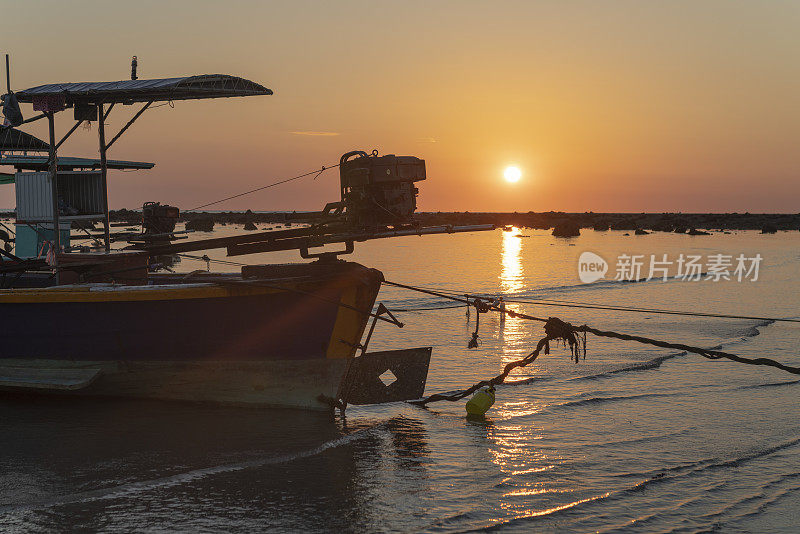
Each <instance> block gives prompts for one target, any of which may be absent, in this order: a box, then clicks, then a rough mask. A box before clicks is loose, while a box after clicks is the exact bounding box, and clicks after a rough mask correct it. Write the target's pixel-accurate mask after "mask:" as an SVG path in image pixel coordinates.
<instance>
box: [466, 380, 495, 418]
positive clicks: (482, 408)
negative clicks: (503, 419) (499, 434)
mask: <svg viewBox="0 0 800 534" xmlns="http://www.w3.org/2000/svg"><path fill="white" fill-rule="evenodd" d="M492 404H494V387H488V388H485V389H479V390H478V391H477V392H476V393H475V395H473V396H472V398H471V399H470V400H468V401H467V413H468V414H469V415H484V414H485V413H486V412H487V411H489V408H491V407H492Z"/></svg>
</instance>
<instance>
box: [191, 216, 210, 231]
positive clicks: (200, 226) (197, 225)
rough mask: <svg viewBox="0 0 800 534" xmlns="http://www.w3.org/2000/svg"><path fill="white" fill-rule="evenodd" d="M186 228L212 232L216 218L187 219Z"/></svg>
mask: <svg viewBox="0 0 800 534" xmlns="http://www.w3.org/2000/svg"><path fill="white" fill-rule="evenodd" d="M186 229H187V230H196V231H198V232H210V231H212V230H213V229H214V219H212V218H210V217H208V218H200V219H190V220H188V221H186Z"/></svg>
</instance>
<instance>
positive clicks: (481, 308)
mask: <svg viewBox="0 0 800 534" xmlns="http://www.w3.org/2000/svg"><path fill="white" fill-rule="evenodd" d="M384 283H385V284H388V285H391V286H395V287H400V288H404V289H409V290H412V291H417V292H419V293H425V294H428V295H433V296H437V297H441V298H446V299H450V300H454V301H457V302H461V303H464V304H467V305H468V306H475V308H476V309H477V311H478V317H480V314H481V312H485V311H489V310H492V311H496V312H499V313H503V314H506V315H509V316H510V317H519V318H522V319H528V320H533V321H541V322H544V323H545V324H544V330H545V337H543V338H542V339H541V340H539V343H537V345H536V348H535V349H534V350H533V352H531V353H530V354H528V355H527V356H526V357H524V358H522V359H521V360H517V361H514V362H511V363H509V364H507V365H506V366H505V367H504V368H503V372H502V373H500V374H499V375H497V376H495V377H494V378H491V379H489V380H481V381H480V382H478V383H476V384H474V385H472V386H471V387H469V388H467V389H463V390H459V391H455V392H447V393H436V394H433V395H430V396H428V397H423V398H421V399H418V400H414V401H408V402H409V403H410V404H415V405H418V406H425V405H426V404H428V403H431V402H437V401H442V400H445V401H449V402H455V401H458V400H461V399H463V398H464V397H466V396H468V395H470V394H472V393H474V392H475V391H477V390H478V389H480V388H482V387H485V386H489V387H494V386H496V385H498V384H502V383H504V382H505V380H506V378H507V377H508V374H509V373H510V372H511V371H513V370H514V369H516V368H517V367H525V366H526V365H529V364H530V363H532V362H533V361H534V360H536V358H538V357H539V354H540V353H541V352H542V351H543V350H544V353H545V354H549V353H550V342H551V341H561V342H562V343H563V344H564V345H565V346H567V347H569V349H570V352H571V354H572V357H573V359H574V360H575V362H578V361H579V359H580V357H581V356H582V357H583V358H584V359H585V358H586V334H587V333H589V334H593V335H595V336H597V337H605V338H611V339H618V340H621V341H636V342H637V343H642V344H645V345H652V346H654V347H659V348H665V349H674V350H680V351H684V352H688V353H692V354H698V355H700V356H703V357H704V358H708V359H710V360H720V359H727V360H731V361H734V362H737V363H744V364H747V365H762V366H767V367H774V368H776V369H780V370H782V371H786V372H788V373H792V374H795V375H800V367H795V366H792V365H786V364H783V363H781V362H778V361H776V360H773V359H771V358H746V357H744V356H738V355H736V354H731V353H729V352H723V351H719V350H714V349H706V348H703V347H695V346H692V345H686V344H684V343H670V342H668V341H661V340H658V339H652V338H647V337H643V336H634V335H630V334H622V333H619V332H613V331H609V330H598V329H597V328H592V327H590V326H588V325H582V326H577V327H576V326H573V325H572V324H570V323H567V322H565V321H562V320H561V319H558V318H557V317H550V318H548V319H544V318H541V317H534V316H532V315H527V314H524V313H519V312H515V311H513V310H506V309H503V308H500V307H498V306H496V305H489V304H488V303H487V302H484V301H482V300H481V299H480V298H475V299H474V300H472V301H470V300H468V298H466V299H465V298H461V297H455V296H450V295H446V294H444V293H441V292H439V291H434V290H431V289H423V288H420V287H415V286H411V285H408V284H401V283H398V282H390V281H384ZM570 306H573V307H584V306H583V305H578V304H573V305H570ZM587 307H588V306H587ZM621 311H639V310H636V309H628V308H621ZM674 313H678V314H684V313H683V312H674ZM685 314H686V315H694V314H692V313H690V312H685ZM697 315H700V316H703V317H717V316H721V317H734V318H752V317H744V316H723V315H719V314H697ZM757 319H763V320H775V319H769V318H757ZM786 321H791V322H800V321H797V320H792V319H786ZM477 327H478V323H477V321H476V325H475V332H473V334H472V339H471V340H470V342H469V344H468V348H474V347H475V346H477V337H478V336H477V332H478V328H477Z"/></svg>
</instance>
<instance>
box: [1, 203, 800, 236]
mask: <svg viewBox="0 0 800 534" xmlns="http://www.w3.org/2000/svg"><path fill="white" fill-rule="evenodd" d="M109 215H110V219H111V222H114V223H128V224H139V223H140V222H141V217H142V212H141V210H129V209H120V210H111V211H110V212H109ZM14 217H15V213H14V212H13V211H3V212H0V218H12V219H13V218H14ZM179 220H180V221H182V222H190V221H203V222H206V223H208V222H213V223H214V224H219V225H227V224H247V223H248V222H250V223H261V224H263V223H271V224H286V223H307V222H315V221H316V220H318V219H317V218H316V217H315V214H314V213H313V212H254V211H251V210H247V211H223V212H216V211H213V212H210V211H201V212H181V214H180V219H179ZM414 221H415V222H416V223H419V224H421V225H423V226H439V225H469V224H494V225H496V226H499V227H501V226H516V227H519V228H531V229H540V230H549V229H552V228H557V227H562V228H563V227H572V228H579V229H584V228H587V229H588V228H592V229H595V230H601V231H602V230H621V231H636V230H644V231H658V232H675V231H677V232H681V233H683V232H687V231H689V230H691V229H697V230H722V231H725V230H762V231H765V233H774V231H798V230H800V213H795V214H789V213H594V212H585V213H567V212H555V211H549V212H527V213H521V212H505V213H503V212H419V213H416V214H415V215H414Z"/></svg>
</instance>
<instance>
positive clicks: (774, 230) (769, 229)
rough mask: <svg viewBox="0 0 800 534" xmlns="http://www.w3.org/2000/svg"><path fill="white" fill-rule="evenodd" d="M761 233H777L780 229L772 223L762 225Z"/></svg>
mask: <svg viewBox="0 0 800 534" xmlns="http://www.w3.org/2000/svg"><path fill="white" fill-rule="evenodd" d="M761 233H762V234H777V233H778V229H777V228H776V227H774V226H773V225H771V224H765V225H764V226H763V227H761Z"/></svg>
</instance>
